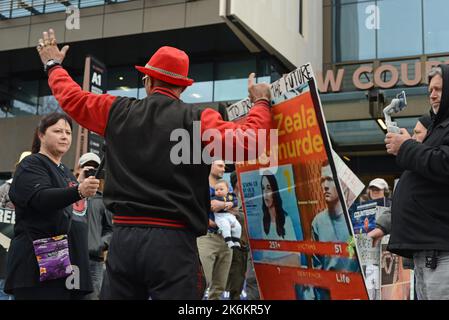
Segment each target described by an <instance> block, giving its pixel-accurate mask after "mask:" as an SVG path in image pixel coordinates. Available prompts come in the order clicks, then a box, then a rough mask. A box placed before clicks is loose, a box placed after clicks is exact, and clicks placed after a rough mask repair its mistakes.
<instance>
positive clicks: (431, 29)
mask: <svg viewBox="0 0 449 320" xmlns="http://www.w3.org/2000/svg"><path fill="white" fill-rule="evenodd" d="M447 12H449V1H446V0H371V1H366V0H359V1H356V0H333V1H332V17H333V58H334V62H336V63H339V62H346V61H357V60H369V59H372V60H374V59H386V58H395V57H403V56H414V55H422V54H434V53H442V52H449V25H448V24H447V23H446V15H447Z"/></svg>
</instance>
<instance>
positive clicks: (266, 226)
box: [260, 173, 286, 238]
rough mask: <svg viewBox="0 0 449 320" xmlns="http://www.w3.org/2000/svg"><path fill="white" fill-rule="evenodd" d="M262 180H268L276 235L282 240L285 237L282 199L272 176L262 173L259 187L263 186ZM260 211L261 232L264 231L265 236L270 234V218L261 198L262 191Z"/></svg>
mask: <svg viewBox="0 0 449 320" xmlns="http://www.w3.org/2000/svg"><path fill="white" fill-rule="evenodd" d="M264 178H266V179H267V180H268V183H269V184H270V186H271V192H272V197H273V206H274V208H275V210H276V233H277V234H278V235H279V236H280V237H282V238H284V237H285V228H284V225H285V216H286V212H285V211H284V209H283V208H282V198H281V194H280V193H279V186H278V182H277V181H276V177H275V176H274V175H273V174H271V173H264V175H263V176H262V179H261V180H260V185H261V186H263V184H262V181H263V179H264ZM262 210H263V230H264V231H265V234H268V233H269V232H270V224H271V217H270V213H269V211H268V207H267V206H266V204H265V199H264V198H263V191H262Z"/></svg>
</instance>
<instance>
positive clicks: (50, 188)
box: [5, 113, 99, 300]
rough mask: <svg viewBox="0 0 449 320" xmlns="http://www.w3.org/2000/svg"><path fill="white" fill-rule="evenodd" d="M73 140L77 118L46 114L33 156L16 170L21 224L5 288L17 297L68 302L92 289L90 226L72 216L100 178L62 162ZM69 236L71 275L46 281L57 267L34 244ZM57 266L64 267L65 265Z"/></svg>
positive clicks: (13, 187)
mask: <svg viewBox="0 0 449 320" xmlns="http://www.w3.org/2000/svg"><path fill="white" fill-rule="evenodd" d="M71 142H72V120H71V119H70V118H69V117H68V116H67V115H65V114H61V113H51V114H48V115H46V116H45V117H44V118H43V119H42V120H41V121H40V123H39V126H38V128H37V129H36V132H35V136H34V140H33V147H32V155H30V156H28V157H26V158H25V159H24V160H23V161H22V162H21V163H20V164H19V166H18V167H17V170H16V172H15V174H14V179H13V183H12V185H11V189H10V192H9V195H10V198H11V200H12V201H13V203H14V205H15V206H16V224H15V227H14V238H13V239H12V241H11V246H10V249H9V255H8V265H7V276H6V284H5V292H8V293H11V294H14V296H15V298H16V299H17V300H25V299H27V300H28V299H64V300H68V299H74V298H80V297H81V296H83V295H85V294H86V293H88V292H90V291H92V284H91V279H90V275H89V264H88V262H89V257H88V250H87V225H86V224H85V223H81V222H79V221H76V219H74V218H73V217H72V204H74V203H75V202H77V201H79V200H81V199H83V198H85V197H90V196H93V195H94V194H95V193H96V191H97V189H98V186H99V181H98V180H97V179H95V178H94V177H89V178H86V179H84V173H82V174H81V176H80V181H82V182H81V183H78V182H77V180H76V179H75V177H74V176H73V174H72V173H71V172H70V170H69V169H68V168H67V167H66V166H64V165H63V164H62V163H61V159H62V157H63V156H64V154H65V153H66V152H67V151H68V150H69V148H70V145H71ZM64 234H67V238H68V253H69V257H70V261H68V260H67V259H66V260H64V261H65V262H68V267H67V268H66V270H62V271H61V272H63V273H64V274H66V275H65V276H58V277H57V278H54V279H45V276H46V275H47V276H48V275H49V274H50V273H51V270H50V269H51V267H50V266H49V265H39V264H38V260H39V261H40V262H41V264H42V261H43V259H42V257H43V255H40V254H39V253H37V254H36V252H35V245H33V242H34V243H35V244H36V242H35V240H38V239H44V238H47V239H48V238H50V239H51V237H56V236H61V235H64ZM57 245H58V247H57V248H56V249H55V252H56V251H57V250H60V251H59V252H62V251H63V250H66V251H65V252H67V249H66V248H65V249H63V248H61V247H60V246H61V243H60V242H58V243H57ZM51 252H53V251H51ZM50 256H51V255H50ZM66 256H67V254H66ZM46 257H47V256H46ZM55 265H56V266H58V267H61V266H63V264H62V263H61V264H55ZM52 266H53V265H52ZM47 269H48V270H47ZM55 269H57V268H55ZM57 270H58V271H59V270H60V268H59V269H57ZM55 274H57V272H56V271H55ZM47 278H50V277H47Z"/></svg>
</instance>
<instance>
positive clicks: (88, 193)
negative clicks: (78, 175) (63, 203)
mask: <svg viewBox="0 0 449 320" xmlns="http://www.w3.org/2000/svg"><path fill="white" fill-rule="evenodd" d="M94 171H95V169H94ZM99 187H100V180H98V179H95V176H90V177H87V178H85V179H84V180H83V182H81V183H80V184H79V186H78V192H79V193H80V195H81V196H82V197H84V198H88V197H92V196H94V195H95V194H96V193H97V190H98V188H99Z"/></svg>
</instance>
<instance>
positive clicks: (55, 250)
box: [0, 29, 449, 300]
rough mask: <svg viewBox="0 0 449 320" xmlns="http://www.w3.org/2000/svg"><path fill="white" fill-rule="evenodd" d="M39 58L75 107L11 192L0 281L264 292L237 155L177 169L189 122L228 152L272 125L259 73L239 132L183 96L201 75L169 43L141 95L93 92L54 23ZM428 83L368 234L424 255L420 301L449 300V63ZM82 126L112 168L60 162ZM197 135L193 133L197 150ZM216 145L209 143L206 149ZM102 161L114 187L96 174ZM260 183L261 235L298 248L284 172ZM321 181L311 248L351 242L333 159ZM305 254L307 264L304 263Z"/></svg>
mask: <svg viewBox="0 0 449 320" xmlns="http://www.w3.org/2000/svg"><path fill="white" fill-rule="evenodd" d="M37 51H38V53H39V55H40V58H41V60H42V63H43V64H44V69H45V71H46V72H47V74H48V77H49V86H50V88H51V90H52V93H53V95H54V97H55V98H56V100H57V101H58V102H59V104H60V106H61V108H62V109H63V110H64V111H65V112H66V113H51V114H48V115H46V116H44V117H43V118H42V120H41V121H40V122H39V124H38V125H37V128H36V132H35V135H34V138H33V142H32V148H31V152H30V153H29V154H24V155H23V156H21V157H20V159H19V161H18V163H17V166H16V168H15V171H14V175H13V178H12V180H9V181H7V182H6V184H5V185H4V186H2V187H0V191H1V192H2V193H1V194H2V197H1V200H2V201H3V202H2V207H7V206H9V207H10V208H13V209H14V210H15V225H14V235H13V237H12V239H10V240H11V241H10V245H9V248H8V252H7V255H8V259H7V267H6V273H3V274H2V275H1V278H2V279H0V281H1V284H2V285H4V288H3V290H4V292H5V293H6V294H8V295H12V296H14V298H15V299H17V300H25V299H67V300H69V299H145V300H146V299H183V300H186V299H187V300H188V299H223V298H225V297H226V293H229V298H230V299H239V298H240V295H241V293H242V291H243V290H244V289H245V290H244V291H245V292H246V294H247V296H248V298H250V299H257V298H259V297H260V295H259V292H258V289H257V282H256V278H255V275H254V266H253V264H252V262H251V259H249V240H248V233H247V230H246V222H245V221H244V214H243V209H242V196H241V192H240V190H239V186H238V184H237V177H236V174H235V173H233V174H232V175H231V179H230V181H229V182H228V181H226V180H223V175H224V173H225V168H226V166H225V161H224V160H230V161H233V160H235V159H234V158H233V154H235V153H233V154H232V155H231V158H225V157H222V158H218V157H215V158H214V157H212V158H214V161H211V163H209V164H208V163H205V162H204V161H203V162H201V164H195V165H192V164H187V163H186V164H184V163H181V164H174V163H173V162H172V161H170V155H171V148H172V147H173V145H174V142H173V141H172V139H171V136H170V134H171V132H172V131H173V130H175V129H178V128H183V129H186V130H187V131H189V132H192V130H193V123H194V122H195V121H198V122H200V124H201V132H205V131H206V130H208V129H216V130H218V131H219V133H220V135H221V136H219V137H218V138H217V139H218V140H219V143H220V145H221V147H222V149H223V150H224V149H226V148H231V149H235V148H236V146H237V145H239V144H243V145H244V146H246V145H245V144H244V143H243V142H242V141H239V139H238V138H235V137H234V139H226V131H229V130H234V131H236V130H237V129H238V130H241V131H247V130H254V131H255V132H257V130H256V129H266V130H268V129H270V128H271V126H272V121H271V113H270V109H269V107H270V103H271V94H270V87H269V85H268V84H263V83H259V84H255V81H254V79H255V75H254V74H251V75H250V77H249V79H248V92H249V98H250V100H251V102H252V103H253V104H254V105H253V107H252V108H251V110H250V112H249V114H248V116H247V117H246V118H245V120H244V121H242V122H240V123H238V124H237V123H233V122H228V121H225V120H224V119H223V117H222V115H220V113H219V112H217V111H216V110H213V109H209V108H206V109H200V108H197V107H196V106H192V105H187V104H185V103H184V102H182V101H181V100H180V95H181V93H182V92H183V91H184V90H185V89H186V88H187V87H188V86H190V85H192V83H193V80H192V79H190V78H189V77H188V70H189V57H188V56H187V54H186V53H185V52H183V51H181V50H179V49H176V48H173V47H162V48H160V49H159V50H158V51H157V52H156V53H155V54H154V55H153V56H152V57H151V58H150V59H149V61H148V63H147V64H146V65H145V66H143V67H140V66H137V67H136V68H137V70H138V71H139V72H141V73H143V75H144V76H143V82H144V85H145V90H146V92H147V97H146V98H145V99H141V100H136V99H129V98H126V97H114V96H111V95H109V94H101V95H97V94H93V93H90V92H86V91H83V90H82V89H81V88H80V87H79V86H78V85H77V84H76V82H75V81H73V79H72V78H71V77H70V75H69V74H68V72H67V71H66V70H65V69H64V68H63V67H62V63H63V60H64V58H65V55H66V53H67V51H68V46H65V47H64V48H62V49H61V50H59V48H58V46H57V42H56V37H55V34H54V31H53V30H52V29H50V30H49V31H48V32H44V33H43V37H42V39H39V41H38V45H37ZM429 82H430V83H429V95H430V102H431V105H432V110H431V115H426V116H423V117H421V118H420V119H419V121H418V123H417V125H416V127H415V129H414V135H413V137H412V136H411V135H410V134H409V133H408V132H407V131H406V130H405V129H401V133H400V134H396V133H388V134H387V136H386V140H385V143H386V148H387V152H388V153H390V154H392V155H394V156H396V157H397V162H398V165H399V166H400V167H401V168H402V169H404V173H403V175H402V176H401V179H400V180H399V183H398V184H397V186H396V188H395V190H394V192H393V193H392V198H390V197H389V193H390V188H389V186H388V184H387V182H386V181H385V180H383V179H381V178H377V179H374V180H372V181H371V182H370V183H369V185H368V189H367V194H366V196H365V197H364V199H365V200H369V201H376V202H377V203H378V205H381V206H386V207H391V211H390V212H389V214H385V215H384V216H383V217H382V219H379V220H378V221H377V225H376V228H375V229H374V230H373V231H371V232H370V234H369V235H370V236H371V237H372V238H373V240H374V241H375V242H376V241H379V240H380V239H381V238H382V237H383V236H384V235H385V234H390V235H391V238H390V243H389V246H388V249H389V250H390V251H391V252H393V253H397V254H399V255H401V256H404V257H408V258H412V259H413V262H414V269H415V274H416V291H417V296H418V298H419V299H447V298H449V281H448V279H447V275H446V274H447V273H446V269H447V268H448V266H449V238H448V237H447V234H448V231H449V223H448V220H447V210H446V207H447V206H446V205H445V202H444V199H445V196H446V195H447V192H448V187H447V181H449V180H448V175H449V162H448V159H449V148H448V144H449V138H448V137H447V136H448V134H449V129H448V124H449V90H447V89H446V88H445V85H446V86H447V85H448V83H449V67H448V66H445V65H441V66H439V67H437V68H434V69H433V70H432V72H431V73H430V76H429ZM445 89H446V90H445ZM72 119H73V120H75V121H76V122H77V123H79V124H80V125H81V126H83V127H85V128H87V129H89V130H91V131H93V132H96V133H97V134H99V135H101V136H103V137H104V138H105V140H106V142H107V144H108V148H107V150H106V152H105V158H104V159H103V160H102V159H100V158H99V157H98V156H97V155H95V154H93V153H86V154H84V155H82V156H81V157H80V158H79V161H78V170H77V172H75V173H76V175H74V173H72V171H71V170H69V168H68V167H67V166H66V165H64V164H63V162H62V159H63V157H64V155H65V154H66V153H67V151H68V150H69V148H70V146H71V143H72V126H73V125H72ZM136 137H138V139H136ZM195 138H196V137H195V136H193V137H190V140H189V143H190V144H191V145H194V144H195V143H197V142H196V141H194V140H193V139H195ZM254 138H255V139H257V136H256V137H254ZM210 142H211V141H209V142H204V141H203V142H202V143H203V147H204V146H207V145H208V143H210ZM214 142H216V141H214ZM200 143H201V142H200ZM142 145H144V146H145V148H142ZM222 154H224V155H225V156H227V155H228V153H222ZM249 154H250V153H249V152H248V154H247V155H246V156H247V157H248V155H249ZM192 157H194V156H193V155H192ZM102 161H105V162H106V174H105V177H106V183H105V181H103V179H99V178H98V177H99V175H98V174H96V170H97V169H98V168H99V167H100V164H101V162H102ZM150 163H151V166H150V165H148V164H150ZM190 163H194V161H191V162H190ZM92 170H93V171H92ZM261 187H262V194H263V201H262V209H263V233H264V234H265V235H266V236H269V237H270V239H271V238H273V239H280V240H289V239H290V238H289V237H292V235H294V234H295V232H294V230H293V224H292V221H291V219H290V217H289V216H288V214H286V213H285V212H284V209H283V207H282V199H281V198H280V196H279V192H278V189H279V187H278V186H277V181H276V179H275V178H274V176H273V175H271V174H264V175H262V176H261ZM321 187H322V191H323V195H324V198H325V201H326V205H327V209H325V210H323V211H322V212H320V213H318V214H317V215H316V216H315V217H314V219H313V221H312V224H311V230H312V236H311V237H312V240H315V241H331V242H332V241H346V240H347V239H348V238H349V236H350V234H349V231H348V229H347V224H346V221H345V218H344V213H343V209H342V206H341V203H340V199H339V197H338V193H337V191H336V187H335V183H334V181H333V175H332V172H331V168H330V166H329V163H328V162H325V163H323V164H322V170H321ZM113 226H114V227H113ZM329 230H333V231H332V232H330V231H329ZM292 239H293V238H292ZM293 240H296V236H295V238H294V239H293ZM294 259H295V260H296V262H295V263H300V262H298V261H299V259H298V255H295V256H294ZM312 264H313V268H314V269H323V270H334V269H344V270H347V271H354V272H356V271H359V266H358V264H357V261H356V260H354V259H352V260H351V259H342V258H335V257H321V256H318V255H316V256H313V257H312ZM307 294H310V295H315V296H316V295H323V296H326V295H328V292H324V291H323V292H319V291H316V290H315V291H314V292H313V293H307ZM325 298H326V297H322V299H325Z"/></svg>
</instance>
